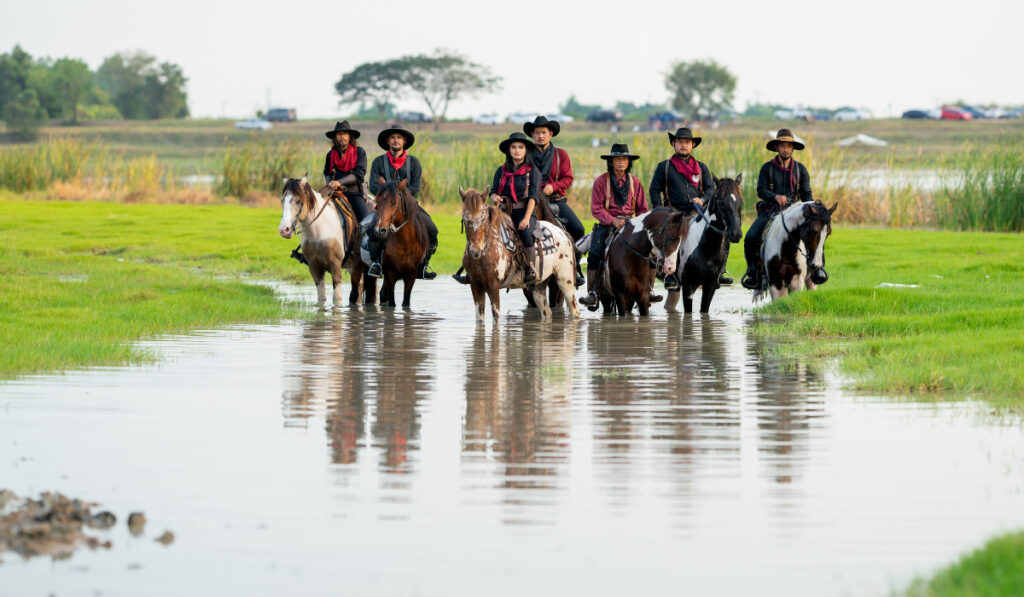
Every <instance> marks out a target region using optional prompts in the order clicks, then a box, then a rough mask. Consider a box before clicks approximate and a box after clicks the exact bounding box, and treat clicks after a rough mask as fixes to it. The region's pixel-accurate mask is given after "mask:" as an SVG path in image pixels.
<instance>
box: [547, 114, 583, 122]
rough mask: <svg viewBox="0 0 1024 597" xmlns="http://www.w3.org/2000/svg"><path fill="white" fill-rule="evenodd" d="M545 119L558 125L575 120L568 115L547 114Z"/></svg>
mask: <svg viewBox="0 0 1024 597" xmlns="http://www.w3.org/2000/svg"><path fill="white" fill-rule="evenodd" d="M545 118H547V119H548V120H554V121H555V122H558V123H560V124H565V123H567V122H573V121H574V120H576V119H575V118H573V117H572V116H569V115H568V114H548V115H547V116H546V117H545Z"/></svg>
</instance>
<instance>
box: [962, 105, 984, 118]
mask: <svg viewBox="0 0 1024 597" xmlns="http://www.w3.org/2000/svg"><path fill="white" fill-rule="evenodd" d="M961 110H963V111H964V112H967V113H968V114H970V115H971V118H988V117H989V115H988V113H987V112H986V111H985V110H982V109H981V108H975V107H974V106H964V107H963V108H961Z"/></svg>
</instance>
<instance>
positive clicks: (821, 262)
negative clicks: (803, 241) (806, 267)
mask: <svg viewBox="0 0 1024 597" xmlns="http://www.w3.org/2000/svg"><path fill="white" fill-rule="evenodd" d="M826 238H828V229H825V230H822V232H821V236H819V237H818V247H817V248H816V249H815V250H814V258H813V261H812V263H813V265H814V267H825V239H826Z"/></svg>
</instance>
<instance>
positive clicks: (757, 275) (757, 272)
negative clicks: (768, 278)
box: [740, 263, 761, 290]
mask: <svg viewBox="0 0 1024 597" xmlns="http://www.w3.org/2000/svg"><path fill="white" fill-rule="evenodd" d="M740 284H741V285H742V286H743V287H744V288H746V289H747V290H757V289H758V288H760V287H761V269H760V268H759V267H757V263H750V264H747V271H746V273H744V274H743V278H741V279H740Z"/></svg>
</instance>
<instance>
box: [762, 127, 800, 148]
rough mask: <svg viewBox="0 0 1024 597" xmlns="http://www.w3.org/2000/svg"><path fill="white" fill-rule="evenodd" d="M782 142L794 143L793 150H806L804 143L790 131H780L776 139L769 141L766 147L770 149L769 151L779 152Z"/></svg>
mask: <svg viewBox="0 0 1024 597" xmlns="http://www.w3.org/2000/svg"><path fill="white" fill-rule="evenodd" d="M781 141H785V142H788V143H792V144H793V149H803V148H804V144H803V142H802V141H798V140H797V138H796V137H794V136H793V131H791V130H789V129H779V132H778V133H776V135H775V138H774V139H772V140H771V141H769V142H768V144H767V145H765V147H766V148H768V151H778V149H777V147H778V146H779V142H781Z"/></svg>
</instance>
